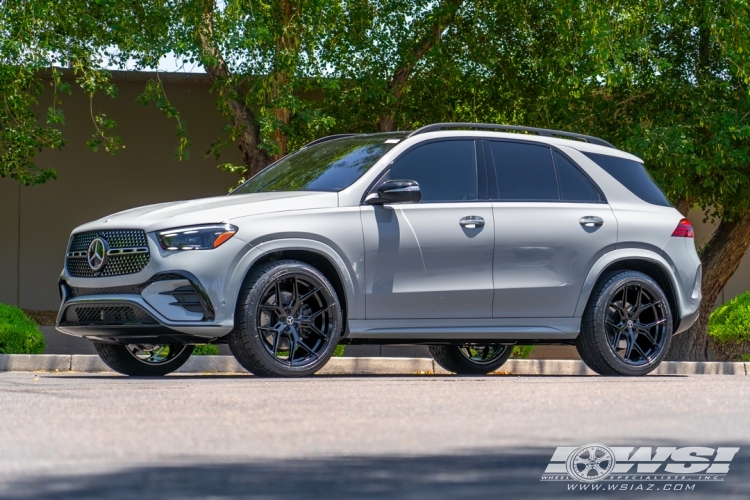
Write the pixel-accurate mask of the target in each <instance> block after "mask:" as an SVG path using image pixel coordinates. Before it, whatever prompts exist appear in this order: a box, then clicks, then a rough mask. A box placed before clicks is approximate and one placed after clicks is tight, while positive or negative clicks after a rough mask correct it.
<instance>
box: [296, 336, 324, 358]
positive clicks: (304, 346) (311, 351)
mask: <svg viewBox="0 0 750 500" xmlns="http://www.w3.org/2000/svg"><path fill="white" fill-rule="evenodd" d="M297 345H299V347H301V348H302V349H304V350H306V351H307V352H309V353H310V354H312V355H313V356H315V357H316V358H318V357H319V356H318V354H317V353H316V352H315V351H313V350H312V349H310V348H309V347H307V344H305V343H304V342H302V340H300V341H299V342H297Z"/></svg>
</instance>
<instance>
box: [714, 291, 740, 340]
mask: <svg viewBox="0 0 750 500" xmlns="http://www.w3.org/2000/svg"><path fill="white" fill-rule="evenodd" d="M708 334H709V335H710V336H711V337H712V338H713V339H714V341H715V342H717V343H724V342H744V341H750V292H746V293H743V294H741V295H738V296H736V297H735V298H733V299H732V300H730V301H728V302H726V303H725V304H723V305H721V306H719V307H717V308H716V310H714V312H713V313H711V316H710V318H709V320H708Z"/></svg>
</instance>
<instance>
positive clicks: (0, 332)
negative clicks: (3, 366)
mask: <svg viewBox="0 0 750 500" xmlns="http://www.w3.org/2000/svg"><path fill="white" fill-rule="evenodd" d="M45 346H46V344H45V343H44V335H42V332H40V331H39V327H38V326H37V325H36V323H34V321H33V320H32V319H31V318H29V317H28V316H27V315H26V314H25V313H24V312H23V311H22V310H20V309H19V308H17V307H13V306H8V305H5V304H0V353H2V354H41V353H42V352H43V351H44V348H45Z"/></svg>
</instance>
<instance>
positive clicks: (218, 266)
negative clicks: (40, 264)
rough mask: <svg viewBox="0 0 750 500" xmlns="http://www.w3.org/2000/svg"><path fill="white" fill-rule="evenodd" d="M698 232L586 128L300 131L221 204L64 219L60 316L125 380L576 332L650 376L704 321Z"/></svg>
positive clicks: (446, 357) (583, 345)
mask: <svg viewBox="0 0 750 500" xmlns="http://www.w3.org/2000/svg"><path fill="white" fill-rule="evenodd" d="M700 279H701V272H700V261H699V259H698V255H697V253H696V251H695V245H694V239H693V229H692V227H691V225H690V222H688V221H687V219H684V218H683V217H682V216H681V215H680V213H679V212H677V210H675V209H674V208H672V207H671V206H670V205H669V202H668V201H667V199H666V198H665V197H664V195H663V194H662V192H661V191H660V190H659V188H657V186H656V185H655V184H654V182H653V181H652V180H651V178H650V177H649V175H648V173H647V172H646V170H645V169H644V166H643V164H642V162H641V160H639V159H638V158H636V157H635V156H632V155H630V154H628V153H625V152H623V151H619V150H617V149H615V148H614V147H613V146H612V145H611V144H609V143H607V142H606V141H603V140H602V139H598V138H596V137H591V136H584V135H580V134H573V133H568V132H561V131H553V130H546V129H532V128H526V127H513V126H506V125H488V124H470V123H442V124H434V125H429V126H427V127H423V128H421V129H419V130H417V131H414V132H395V133H387V134H344V135H336V136H331V137H325V138H323V139H319V140H317V141H314V142H312V143H310V144H308V145H307V146H305V147H303V148H302V149H300V150H299V151H297V152H295V153H293V154H290V155H288V156H286V157H284V158H283V159H281V160H279V161H278V162H276V163H275V164H273V165H271V166H270V167H268V168H267V169H265V170H263V171H262V172H261V173H259V174H258V175H256V176H255V177H253V178H252V179H250V180H249V181H247V182H246V183H244V184H243V185H241V186H240V187H239V188H237V189H235V190H234V191H233V192H232V193H231V194H230V195H228V196H220V197H216V198H206V199H200V200H193V201H180V202H174V203H164V204H159V205H152V206H147V207H142V208H136V209H133V210H129V211H126V212H121V213H118V214H114V215H111V216H108V217H104V218H103V219H100V220H97V221H94V222H91V223H89V224H85V225H83V226H81V227H79V228H77V229H75V231H73V234H72V235H71V237H70V242H69V245H68V251H67V255H66V259H65V270H64V272H63V274H62V276H61V278H60V290H61V293H62V306H61V308H60V313H59V316H58V321H57V323H58V326H57V328H58V330H60V331H61V332H63V333H67V334H70V335H76V336H80V337H85V338H88V339H90V340H92V341H93V342H94V345H95V346H96V349H97V351H98V352H99V355H100V356H101V358H102V360H104V362H105V363H106V364H107V365H109V366H110V367H112V368H113V369H114V370H116V371H118V372H120V373H124V374H127V375H141V376H146V375H164V374H167V373H170V372H172V371H174V370H176V369H177V368H179V367H180V366H181V365H182V364H183V363H184V362H185V361H186V360H187V358H188V357H189V356H190V355H191V353H192V351H193V348H194V346H195V345H197V344H207V343H228V344H229V348H230V349H231V351H232V353H234V356H235V357H236V358H237V360H238V361H239V362H240V363H241V364H242V366H244V367H245V368H246V369H247V370H249V371H250V372H252V373H254V374H255V375H259V376H301V375H310V374H313V373H315V372H316V371H317V370H319V369H320V368H321V367H322V366H323V365H325V364H326V362H327V361H328V360H329V358H330V357H331V355H332V353H333V351H334V349H335V348H336V345H337V344H366V343H375V344H394V343H398V344H424V345H428V346H429V349H430V352H431V353H432V355H433V357H434V359H435V361H436V362H437V363H439V364H440V365H441V366H443V367H444V368H446V369H448V370H450V371H452V372H455V373H469V374H470V373H475V374H482V373H488V372H491V371H493V370H496V369H498V368H499V367H500V366H501V365H502V364H503V363H504V362H505V361H506V360H507V359H508V357H509V356H510V353H511V351H512V348H513V346H514V345H522V344H575V345H576V347H577V348H578V352H579V353H580V355H581V358H583V360H584V361H585V362H586V364H587V365H588V366H589V367H591V368H592V369H593V370H594V371H596V372H598V373H600V374H602V375H644V374H646V373H648V372H650V371H652V370H653V369H654V368H655V367H656V366H657V365H658V364H659V363H660V362H661V361H662V359H663V358H664V356H665V354H666V352H667V349H668V348H669V343H670V339H671V337H672V335H674V334H676V333H679V332H681V331H684V330H685V329H687V328H688V327H690V325H692V324H693V322H694V321H695V320H696V318H697V315H698V305H699V303H700V300H701V291H700V290H701V283H700Z"/></svg>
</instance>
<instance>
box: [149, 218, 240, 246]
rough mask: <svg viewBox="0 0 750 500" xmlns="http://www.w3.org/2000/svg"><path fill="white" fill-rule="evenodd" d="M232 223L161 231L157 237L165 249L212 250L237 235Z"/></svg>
mask: <svg viewBox="0 0 750 500" xmlns="http://www.w3.org/2000/svg"><path fill="white" fill-rule="evenodd" d="M236 232H237V228H236V227H235V226H232V225H231V224H215V225H210V226H193V227H180V228H177V229H169V230H167V231H159V232H158V233H157V234H156V237H157V238H158V239H159V244H160V245H161V247H162V248H163V249H164V250H211V249H212V248H218V247H219V246H221V245H222V244H223V243H224V242H225V241H227V240H228V239H229V238H231V237H232V236H234V235H235V233H236Z"/></svg>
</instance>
